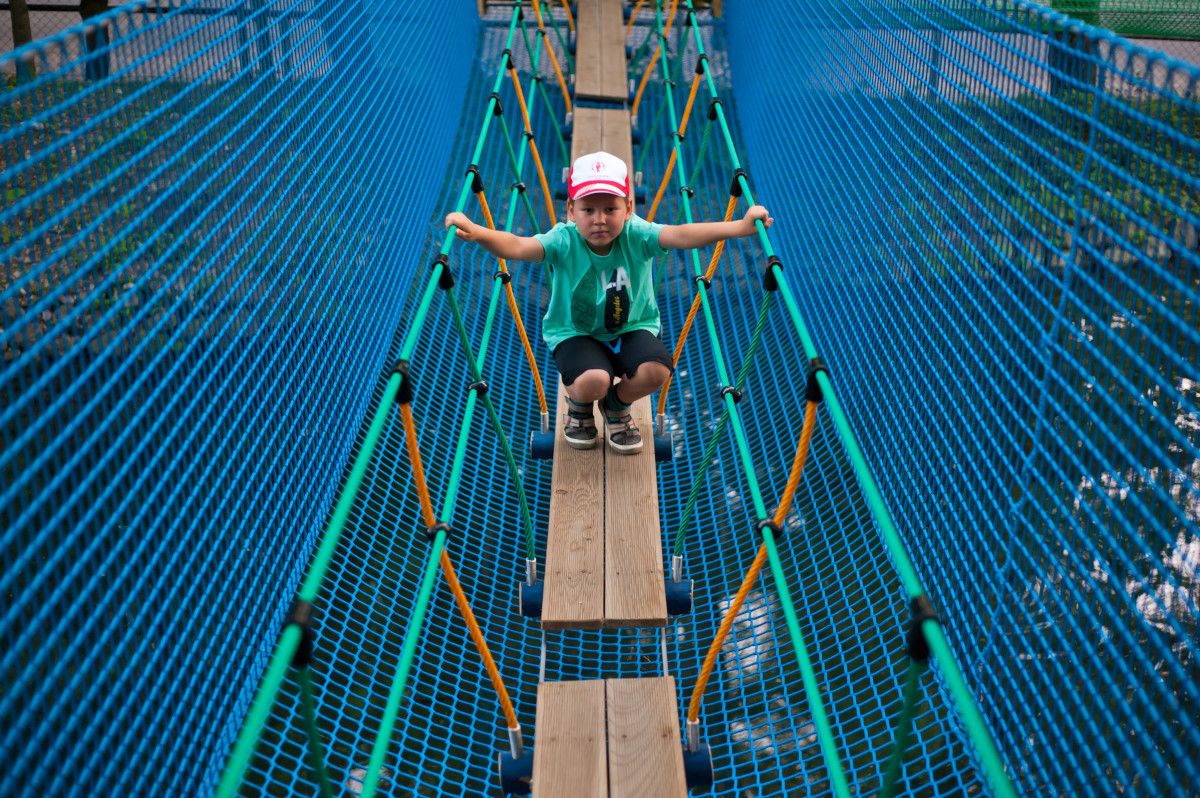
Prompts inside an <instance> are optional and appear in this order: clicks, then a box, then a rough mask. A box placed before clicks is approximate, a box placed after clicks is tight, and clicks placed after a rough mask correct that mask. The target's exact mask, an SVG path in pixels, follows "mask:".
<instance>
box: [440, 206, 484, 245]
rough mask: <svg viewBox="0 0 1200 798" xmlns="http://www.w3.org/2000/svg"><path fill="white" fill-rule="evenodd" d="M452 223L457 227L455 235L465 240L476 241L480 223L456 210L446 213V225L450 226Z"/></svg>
mask: <svg viewBox="0 0 1200 798" xmlns="http://www.w3.org/2000/svg"><path fill="white" fill-rule="evenodd" d="M450 225H454V227H455V228H456V229H455V230H454V235H456V236H458V237H459V238H461V239H462V240H463V241H474V240H475V239H476V237H477V235H476V234H477V230H478V225H476V224H475V223H474V222H472V221H471V220H470V219H468V218H467V215H466V214H465V213H459V212H458V211H455V212H454V213H448V214H446V227H450Z"/></svg>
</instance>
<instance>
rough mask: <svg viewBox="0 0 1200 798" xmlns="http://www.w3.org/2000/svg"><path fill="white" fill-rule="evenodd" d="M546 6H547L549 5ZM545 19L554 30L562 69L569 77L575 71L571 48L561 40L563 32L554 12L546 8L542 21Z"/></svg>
mask: <svg viewBox="0 0 1200 798" xmlns="http://www.w3.org/2000/svg"><path fill="white" fill-rule="evenodd" d="M546 5H547V6H549V3H547V4H546ZM546 17H549V18H550V27H551V28H553V29H554V35H555V37H556V38H557V39H558V46H559V49H560V50H561V51H562V54H563V61H564V62H565V63H564V64H563V67H564V68H565V69H566V71H567V74H568V75H570V74H571V73H573V72H574V71H575V59H574V58H572V57H571V47H570V45H569V44H568V43H567V40H566V39H565V38H563V32H562V30H560V29H559V27H558V18H557V17H556V16H554V11H553V10H552V9H551V8H547V9H546V12H545V13H544V14H542V18H543V19H545V18H546ZM568 35H569V34H568ZM546 44H547V46H549V44H550V43H549V42H547V43H546Z"/></svg>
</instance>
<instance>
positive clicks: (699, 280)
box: [695, 274, 712, 289]
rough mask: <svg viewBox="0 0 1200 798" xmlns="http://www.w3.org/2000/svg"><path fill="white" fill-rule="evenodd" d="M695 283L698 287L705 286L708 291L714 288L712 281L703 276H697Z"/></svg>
mask: <svg viewBox="0 0 1200 798" xmlns="http://www.w3.org/2000/svg"><path fill="white" fill-rule="evenodd" d="M695 283H696V285H697V286H701V285H702V286H704V287H705V288H706V289H708V288H712V280H710V279H708V278H707V277H705V276H704V275H703V274H698V275H696V280H695Z"/></svg>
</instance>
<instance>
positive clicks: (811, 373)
mask: <svg viewBox="0 0 1200 798" xmlns="http://www.w3.org/2000/svg"><path fill="white" fill-rule="evenodd" d="M820 372H824V373H825V376H826V377H828V376H829V369H828V368H826V366H825V362H824V361H823V360H821V358H819V357H814V358H813V359H812V360H810V361H808V382H807V383H806V384H805V386H804V398H805V400H807V401H809V402H812V403H813V404H818V405H819V404H821V402H822V401H824V399H825V394H824V393H823V392H822V391H821V383H819V382H817V374H818V373H820Z"/></svg>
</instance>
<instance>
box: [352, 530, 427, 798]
mask: <svg viewBox="0 0 1200 798" xmlns="http://www.w3.org/2000/svg"><path fill="white" fill-rule="evenodd" d="M445 545H446V531H445V530H444V529H439V530H438V532H437V535H436V536H435V537H434V539H433V546H432V547H430V549H429V559H428V560H426V561H425V571H424V574H423V575H422V577H421V589H420V591H419V592H418V593H417V603H416V606H415V607H414V608H413V614H412V618H411V620H410V621H409V623H408V629H407V631H405V633H404V646H403V648H401V649H400V665H399V667H398V668H397V669H396V678H394V679H393V680H392V687H391V689H390V690H389V691H388V699H387V704H386V706H384V708H383V720H382V721H381V722H380V724H379V736H378V737H376V738H375V745H374V747H373V748H372V749H371V762H370V764H369V765H368V766H367V776H366V778H365V779H363V788H362V793H361V794H362V797H363V798H374V795H375V791H376V790H377V789H379V777H380V774H381V773H382V770H383V762H384V760H385V759H387V749H388V744H389V743H391V741H392V732H393V731H394V730H395V728H396V718H397V716H398V715H399V714H400V702H401V700H402V699H403V698H404V688H405V686H406V685H407V684H408V672H409V671H410V670H411V669H412V662H413V657H414V656H415V654H416V652H417V640H419V639H420V637H421V627H422V625H423V624H424V621H425V613H426V611H427V610H428V609H429V597H430V595H432V593H433V582H434V575H435V574H436V573H437V568H438V561H439V559H441V555H442V547H443V546H445Z"/></svg>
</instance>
